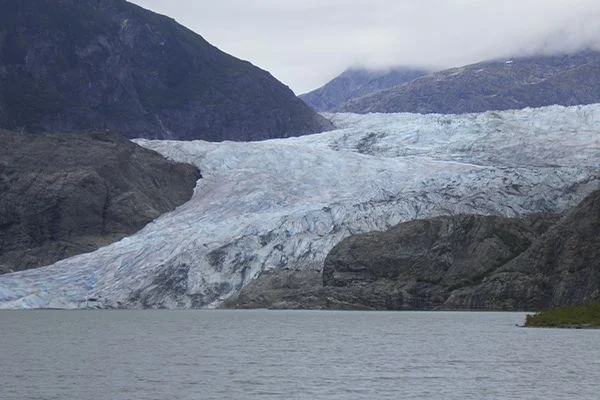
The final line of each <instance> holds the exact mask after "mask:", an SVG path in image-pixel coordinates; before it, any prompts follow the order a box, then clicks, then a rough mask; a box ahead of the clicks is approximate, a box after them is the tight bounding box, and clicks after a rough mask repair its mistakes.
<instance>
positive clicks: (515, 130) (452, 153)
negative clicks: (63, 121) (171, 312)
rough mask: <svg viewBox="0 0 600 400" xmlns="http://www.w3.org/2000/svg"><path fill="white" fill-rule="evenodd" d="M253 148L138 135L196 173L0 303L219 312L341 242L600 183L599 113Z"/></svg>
mask: <svg viewBox="0 0 600 400" xmlns="http://www.w3.org/2000/svg"><path fill="white" fill-rule="evenodd" d="M328 117H330V118H331V119H333V120H334V122H335V123H336V124H337V125H338V126H339V127H340V129H338V130H335V131H331V132H325V133H321V134H316V135H311V136H305V137H298V138H290V139H277V140H269V141H264V142H250V143H239V142H237V143H235V142H222V143H209V142H204V141H194V142H176V141H148V140H137V142H138V143H139V144H141V145H142V146H145V147H148V148H151V149H154V150H156V151H158V152H160V153H161V154H164V155H166V156H167V157H170V158H172V159H174V160H177V161H183V162H189V163H192V164H195V165H197V166H198V167H199V168H200V169H201V171H202V174H203V177H204V178H203V179H201V180H200V181H199V182H198V185H197V187H196V190H195V194H194V196H193V198H192V200H190V201H189V202H188V203H186V204H184V205H182V206H180V207H179V208H178V209H177V210H175V211H173V212H171V213H168V214H166V215H163V216H161V217H160V218H158V219H157V220H155V221H154V222H152V223H150V224H149V225H147V226H146V227H145V228H144V229H143V230H142V231H140V232H138V233H137V234H135V235H133V236H131V237H128V238H125V239H123V240H121V241H119V242H117V243H114V244H112V245H110V246H107V247H104V248H102V249H99V250H98V251H95V252H93V253H88V254H82V255H79V256H76V257H72V258H70V259H67V260H63V261H61V262H58V263H56V264H54V265H51V266H47V267H43V268H39V269H36V270H29V271H24V272H20V273H14V274H9V275H3V276H0V308H38V307H53V308H78V307H85V306H86V304H88V305H89V304H90V301H89V299H95V301H94V302H93V303H94V307H167V308H176V307H214V306H217V305H218V304H219V302H220V301H221V300H223V299H224V298H226V297H227V296H229V295H231V294H232V293H234V292H235V291H236V290H238V289H240V288H241V287H242V286H243V285H245V284H246V283H247V282H249V281H250V280H252V279H253V278H255V277H256V276H257V275H258V274H260V272H261V271H263V270H265V269H271V268H299V269H300V268H304V269H317V270H319V269H321V268H322V264H323V260H324V258H325V256H326V254H327V252H328V251H329V250H330V249H331V248H332V247H333V245H335V244H336V243H337V242H338V241H340V240H341V239H342V238H343V237H345V236H348V235H350V234H354V233H360V232H365V231H370V230H375V229H379V230H381V229H386V228H387V227H389V226H391V225H394V224H397V223H398V222H401V221H405V220H408V219H413V218H421V217H429V216H434V215H440V214H448V213H483V214H499V215H507V216H517V215H522V214H525V213H531V212H559V211H563V210H566V209H567V208H569V207H571V206H573V205H575V204H576V203H577V202H578V201H580V200H581V199H582V198H583V197H584V196H585V195H586V194H588V193H589V192H591V191H592V190H593V189H596V188H598V187H599V186H600V165H599V163H600V161H599V160H600V106H599V105H591V106H578V107H568V108H565V107H547V108H542V109H525V110H520V111H506V112H487V113H482V114H467V115H460V116H449V115H413V114H370V115H355V114H331V115H328Z"/></svg>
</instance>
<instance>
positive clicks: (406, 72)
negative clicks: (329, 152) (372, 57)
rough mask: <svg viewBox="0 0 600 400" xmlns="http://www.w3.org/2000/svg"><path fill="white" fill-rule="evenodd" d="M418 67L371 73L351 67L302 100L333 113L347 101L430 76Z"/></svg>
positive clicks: (371, 71) (316, 108)
mask: <svg viewBox="0 0 600 400" xmlns="http://www.w3.org/2000/svg"><path fill="white" fill-rule="evenodd" d="M428 73H429V71H426V70H423V69H415V68H392V69H389V70H381V71H378V70H369V69H364V68H350V69H347V70H346V71H344V72H343V73H342V74H341V75H340V76H338V77H336V78H334V79H333V80H331V81H330V82H328V83H327V84H325V85H324V86H322V87H320V88H318V89H315V90H313V91H311V92H309V93H306V94H302V95H300V96H299V97H300V98H301V99H302V100H304V102H305V103H306V104H308V105H309V106H311V107H312V108H314V109H315V110H317V111H332V110H334V109H335V108H336V107H338V106H340V105H342V104H344V103H345V102H347V101H349V100H351V99H355V98H358V97H362V96H366V95H368V94H371V93H373V92H376V91H379V90H382V89H388V88H391V87H394V86H397V85H400V84H402V83H405V82H408V81H411V80H413V79H416V78H418V77H421V76H423V75H426V74H428Z"/></svg>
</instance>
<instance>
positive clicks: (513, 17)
mask: <svg viewBox="0 0 600 400" xmlns="http://www.w3.org/2000/svg"><path fill="white" fill-rule="evenodd" d="M133 2H134V3H137V4H139V5H141V6H142V7H145V8H148V9H151V10H153V11H156V12H159V13H161V14H165V15H168V16H170V17H172V18H174V19H176V20H177V21H178V22H179V23H181V24H183V25H185V26H186V27H188V28H190V29H192V30H193V31H195V32H196V33H198V34H200V35H202V36H203V37H204V38H205V39H206V40H208V41H209V42H210V43H212V44H213V45H215V46H217V47H219V48H220V49H221V50H223V51H225V52H227V53H230V54H232V55H234V56H236V57H238V58H242V59H245V60H248V61H250V62H252V63H253V64H255V65H257V66H259V67H261V68H263V69H266V70H268V71H269V72H270V73H271V74H273V75H274V76H275V77H276V78H277V79H279V80H280V81H282V82H283V83H285V84H286V85H288V86H289V87H290V88H291V89H292V90H294V92H296V94H301V93H304V92H307V91H309V90H312V89H315V88H317V87H319V86H321V85H323V84H324V83H325V82H327V81H328V80H330V79H331V78H333V77H334V76H336V75H338V74H339V73H341V72H342V71H343V70H344V69H346V68H347V67H350V66H368V67H378V68H381V67H388V66H396V65H408V66H425V67H430V68H436V69H440V68H444V67H451V66H459V65H464V64H468V63H472V62H476V61H481V60H484V59H488V58H497V57H509V56H511V55H517V54H523V53H532V52H538V51H540V50H542V51H552V52H553V51H565V50H575V49H578V48H581V47H583V46H587V47H589V46H595V47H596V48H600V43H599V41H600V0H133Z"/></svg>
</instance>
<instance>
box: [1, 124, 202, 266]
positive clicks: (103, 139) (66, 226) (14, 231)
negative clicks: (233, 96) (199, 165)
mask: <svg viewBox="0 0 600 400" xmlns="http://www.w3.org/2000/svg"><path fill="white" fill-rule="evenodd" d="M0 142H1V143H2V144H3V146H2V147H0V194H1V195H0V273H5V272H10V271H15V270H22V269H27V268H32V267H38V266H41V265H47V264H51V263H53V262H56V261H58V260H60V259H63V258H67V257H70V256H72V255H75V254H79V253H83V252H89V251H93V250H95V249H97V248H98V247H100V246H103V245H106V244H108V243H110V242H114V241H116V240H118V239H120V238H122V237H124V236H126V235H130V234H132V233H134V232H136V231H137V230H139V229H140V228H142V227H143V226H144V225H146V224H147V223H148V222H150V221H151V220H153V219H155V218H156V217H158V216H159V215H160V214H163V213H165V212H167V211H170V210H173V209H174V208H175V207H177V206H178V205H180V204H182V203H184V202H185V201H187V200H189V199H190V197H191V196H192V193H193V189H194V187H195V184H196V181H197V179H198V178H199V177H200V174H199V172H198V170H197V169H196V168H195V167H193V166H191V165H187V164H180V163H176V162H172V161H167V160H166V159H165V158H163V157H162V156H160V155H159V154H158V153H155V152H153V151H150V150H146V149H144V148H142V147H140V146H138V145H136V144H134V143H132V142H130V141H129V140H127V139H124V138H122V137H120V136H118V135H115V134H111V133H87V134H52V135H51V134H43V135H24V134H18V133H15V132H9V131H1V130H0Z"/></svg>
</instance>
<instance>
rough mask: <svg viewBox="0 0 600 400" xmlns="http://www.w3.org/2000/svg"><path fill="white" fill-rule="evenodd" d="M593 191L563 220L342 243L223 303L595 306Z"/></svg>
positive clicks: (423, 226)
mask: <svg viewBox="0 0 600 400" xmlns="http://www.w3.org/2000/svg"><path fill="white" fill-rule="evenodd" d="M599 232H600V190H599V191H596V192H594V193H592V194H591V195H590V196H588V197H587V198H586V199H585V200H584V201H583V202H582V203H581V204H579V205H578V206H577V207H576V208H575V209H574V210H572V211H571V212H569V213H568V214H567V215H566V216H564V217H562V218H561V217H560V216H559V215H548V214H544V215H542V214H537V215H530V216H527V217H524V218H520V219H517V218H503V217H496V216H481V215H455V216H442V217H436V218H431V219H424V220H413V221H409V222H405V223H402V224H399V225H397V226H395V227H393V228H391V229H389V230H388V231H386V232H371V233H366V234H361V235H355V236H350V237H348V238H346V239H344V240H342V241H341V242H340V243H339V244H338V245H337V246H335V247H334V248H333V249H332V250H331V252H330V253H329V254H328V256H327V258H326V260H325V265H324V269H323V274H322V282H321V281H319V277H320V274H319V273H318V271H293V270H272V271H265V272H263V273H262V274H261V275H260V276H259V277H258V278H257V279H256V280H254V281H253V282H251V283H250V284H248V285H247V286H246V287H244V288H243V290H241V291H240V292H238V293H236V294H235V295H234V296H232V297H230V298H229V299H227V300H226V301H225V302H224V303H223V304H222V307H224V308H287V309H305V308H308V309H377V310H405V309H410V310H431V309H458V310H538V309H546V308H549V307H556V306H565V305H576V304H594V303H598V302H600V235H599V234H598V233H599Z"/></svg>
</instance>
